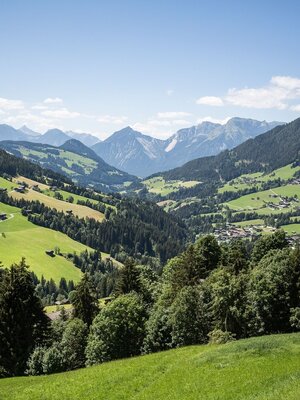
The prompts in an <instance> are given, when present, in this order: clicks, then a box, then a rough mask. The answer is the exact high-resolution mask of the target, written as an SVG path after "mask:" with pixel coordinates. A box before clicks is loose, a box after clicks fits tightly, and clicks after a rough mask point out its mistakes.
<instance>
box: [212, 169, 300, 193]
mask: <svg viewBox="0 0 300 400" xmlns="http://www.w3.org/2000/svg"><path fill="white" fill-rule="evenodd" d="M299 170H300V167H295V168H292V164H288V165H286V166H284V167H282V168H278V169H276V170H274V171H273V172H272V173H270V174H262V173H260V172H257V173H254V174H245V175H241V176H240V177H238V178H236V179H233V180H232V181H230V182H228V183H226V184H224V185H223V186H222V187H221V188H219V190H218V192H219V193H223V192H226V191H229V192H237V191H238V190H243V189H247V188H249V187H252V186H258V187H261V183H262V182H267V181H272V180H276V179H278V178H280V179H282V180H288V179H291V178H292V177H293V175H294V174H295V173H296V172H297V171H299ZM244 178H248V179H250V180H251V181H252V184H249V183H245V181H244Z"/></svg>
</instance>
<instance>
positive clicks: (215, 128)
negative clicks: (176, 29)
mask: <svg viewBox="0 0 300 400" xmlns="http://www.w3.org/2000/svg"><path fill="white" fill-rule="evenodd" d="M280 124H282V123H280V122H266V121H256V120H253V119H246V118H237V117H235V118H231V119H230V120H229V121H228V122H227V123H226V124H224V125H221V124H217V123H212V122H207V121H205V122H202V123H201V124H198V125H195V126H192V127H189V128H184V129H180V130H179V131H178V132H176V133H175V134H174V135H172V136H171V137H169V138H168V139H166V140H161V139H156V138H154V137H152V136H148V135H144V134H142V133H141V132H138V131H136V130H134V129H132V128H131V127H129V126H128V127H126V128H124V129H122V130H120V131H117V132H115V133H113V134H112V135H111V136H110V137H108V138H107V139H106V140H104V141H100V140H99V139H98V138H97V137H95V136H93V135H91V134H88V133H76V132H72V131H66V132H63V131H62V130H60V129H50V130H48V131H47V132H46V133H44V134H40V133H37V132H34V131H32V130H31V129H29V128H28V127H26V126H23V127H21V128H20V129H15V128H13V127H11V126H9V125H0V140H2V141H3V140H9V141H22V142H24V141H26V142H31V143H40V144H45V145H50V146H56V147H57V146H62V145H63V144H64V143H66V142H67V141H69V140H70V138H71V139H76V140H79V141H80V142H82V143H83V144H84V145H85V146H88V147H90V148H92V150H93V151H94V152H95V153H96V154H97V155H98V156H99V157H100V158H101V159H102V160H104V161H105V162H106V163H107V164H109V165H111V166H113V167H114V168H117V169H118V170H122V171H125V172H127V173H128V174H131V175H135V176H138V177H142V178H144V177H146V176H149V175H152V174H154V173H156V172H159V171H168V170H170V169H173V168H176V167H179V166H182V165H183V164H185V163H186V162H188V161H191V160H193V159H196V158H199V157H205V156H211V155H216V154H218V153H220V152H221V151H222V150H225V149H232V148H234V147H235V146H237V145H239V144H240V143H242V142H244V141H246V140H247V139H249V138H254V137H256V136H257V135H259V134H261V133H264V132H266V131H268V130H270V129H272V128H274V127H275V126H278V125H280Z"/></svg>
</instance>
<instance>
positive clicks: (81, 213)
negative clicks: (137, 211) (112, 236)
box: [10, 189, 104, 221]
mask: <svg viewBox="0 0 300 400" xmlns="http://www.w3.org/2000/svg"><path fill="white" fill-rule="evenodd" d="M10 195H11V196H12V197H13V198H14V199H21V198H23V199H25V200H28V201H37V200H38V201H40V202H41V203H43V204H45V206H47V207H50V208H56V210H58V211H63V212H66V211H68V210H72V212H73V214H74V215H77V216H78V217H79V218H86V217H88V218H94V219H95V220H97V221H103V219H104V215H103V213H101V212H99V211H96V210H93V209H92V208H89V207H86V206H82V205H79V204H74V203H73V204H71V203H68V202H66V201H62V200H57V199H55V198H54V197H49V196H47V195H46V194H44V193H40V192H36V191H34V190H32V189H28V190H27V191H26V193H17V192H10Z"/></svg>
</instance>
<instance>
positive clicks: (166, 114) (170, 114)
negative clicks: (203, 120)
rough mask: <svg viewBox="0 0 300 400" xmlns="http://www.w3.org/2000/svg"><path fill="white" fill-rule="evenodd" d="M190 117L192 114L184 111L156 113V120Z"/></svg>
mask: <svg viewBox="0 0 300 400" xmlns="http://www.w3.org/2000/svg"><path fill="white" fill-rule="evenodd" d="M190 115H192V114H191V113H188V112H185V111H167V112H159V113H157V118H166V119H172V118H182V117H189V116H190Z"/></svg>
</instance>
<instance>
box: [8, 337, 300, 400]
mask: <svg viewBox="0 0 300 400" xmlns="http://www.w3.org/2000/svg"><path fill="white" fill-rule="evenodd" d="M299 398H300V333H298V334H288V335H272V336H264V337H259V338H252V339H247V340H240V341H236V342H231V343H228V344H226V345H219V346H216V345H205V346H191V347H185V348H180V349H176V350H171V351H166V352H163V353H157V354H152V355H147V356H142V357H136V358H133V359H127V360H120V361H115V362H110V363H106V364H103V365H100V366H96V367H91V368H86V369H81V370H77V371H73V372H68V373H62V374H56V375H50V376H41V377H22V378H8V379H2V380H0V400H28V399H30V400H41V399H43V400H58V399H59V400H61V399H65V400H69V399H70V400H71V399H72V400H77V399H80V400H94V399H95V400H96V399H97V400H101V399H103V400H104V399H109V400H117V399H118V400H129V399H136V400H142V399H143V400H150V399H151V400H153V399H155V400H177V399H178V400H194V399H195V400H196V399H197V400H201V399H203V400H250V399H251V400H254V399H255V400H283V399H284V400H298V399H299Z"/></svg>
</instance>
